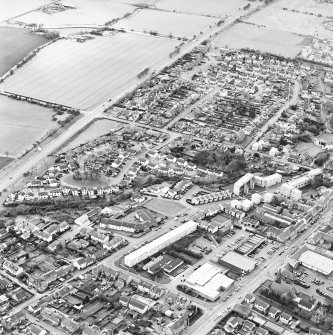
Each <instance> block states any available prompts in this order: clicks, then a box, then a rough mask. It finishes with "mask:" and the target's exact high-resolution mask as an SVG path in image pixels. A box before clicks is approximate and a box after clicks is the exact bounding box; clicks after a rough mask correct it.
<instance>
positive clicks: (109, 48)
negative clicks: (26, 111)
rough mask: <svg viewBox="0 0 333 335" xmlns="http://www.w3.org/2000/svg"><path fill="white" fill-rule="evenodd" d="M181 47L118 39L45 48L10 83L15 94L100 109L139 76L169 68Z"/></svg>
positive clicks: (125, 37)
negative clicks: (171, 53) (177, 48)
mask: <svg viewBox="0 0 333 335" xmlns="http://www.w3.org/2000/svg"><path fill="white" fill-rule="evenodd" d="M176 45H178V42H177V41H173V40H169V39H163V38H155V37H152V36H146V35H135V34H125V33H118V34H116V35H113V36H104V37H97V38H95V39H93V40H90V41H87V42H84V43H79V42H75V41H71V40H60V41H58V42H56V43H53V44H51V45H50V46H48V47H47V48H44V49H43V50H42V51H41V52H39V53H38V54H37V55H36V56H35V57H34V58H33V59H32V60H31V61H30V62H28V63H27V64H26V65H25V66H23V67H22V68H20V69H19V70H18V71H17V72H16V73H15V74H14V75H13V76H11V77H10V78H9V79H8V80H6V81H5V83H4V84H3V85H1V88H2V89H4V90H6V91H8V92H12V93H16V94H21V95H24V96H29V97H34V98H37V99H40V100H45V101H50V102H55V103H59V104H64V105H69V106H72V107H76V108H80V109H90V108H94V107H96V106H97V105H99V104H101V103H102V102H104V101H106V100H108V99H109V98H114V97H115V96H117V95H119V93H121V92H122V93H123V92H124V90H126V88H127V87H128V86H129V85H131V84H132V85H133V84H135V83H136V82H138V78H137V74H138V73H139V72H141V71H142V70H143V69H145V68H146V67H150V69H151V70H153V69H154V68H156V67H157V66H160V65H161V64H164V62H166V61H167V60H168V58H169V53H170V52H171V51H173V50H174V48H175V46H176Z"/></svg>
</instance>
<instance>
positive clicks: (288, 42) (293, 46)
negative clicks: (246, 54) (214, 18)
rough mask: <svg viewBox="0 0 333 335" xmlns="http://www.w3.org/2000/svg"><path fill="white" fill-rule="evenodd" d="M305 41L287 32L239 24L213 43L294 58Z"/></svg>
mask: <svg viewBox="0 0 333 335" xmlns="http://www.w3.org/2000/svg"><path fill="white" fill-rule="evenodd" d="M304 40H305V38H304V37H302V36H299V35H295V34H292V33H289V32H286V31H279V30H275V29H271V28H267V27H258V26H256V25H252V24H246V23H238V24H236V25H235V26H233V27H232V28H231V29H228V30H226V31H224V32H223V33H222V34H220V35H219V36H218V37H217V38H215V39H214V40H213V43H214V44H216V45H218V46H222V47H225V46H226V45H227V46H228V47H229V48H232V49H241V48H250V49H255V50H260V51H262V52H269V53H272V54H276V55H281V56H284V57H293V58H294V57H295V56H297V54H298V53H299V52H300V51H301V49H302V48H303V47H304V44H303V41H304Z"/></svg>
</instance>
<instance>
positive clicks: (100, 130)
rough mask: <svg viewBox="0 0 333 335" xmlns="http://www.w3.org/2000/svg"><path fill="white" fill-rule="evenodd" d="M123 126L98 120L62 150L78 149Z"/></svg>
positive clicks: (114, 122) (110, 121) (105, 120)
mask: <svg viewBox="0 0 333 335" xmlns="http://www.w3.org/2000/svg"><path fill="white" fill-rule="evenodd" d="M120 127H122V124H121V123H119V122H116V121H112V120H108V119H103V120H97V121H95V122H94V123H92V124H91V125H90V126H89V128H87V129H86V130H84V131H83V132H82V133H81V134H79V135H78V136H77V137H76V138H75V139H73V140H72V141H71V142H70V143H68V144H67V145H66V146H65V147H64V148H62V149H61V151H62V152H64V151H67V150H70V149H73V148H76V147H78V146H79V145H80V144H84V143H87V142H89V141H91V140H92V139H94V138H97V137H100V136H102V135H105V134H107V133H108V132H109V131H110V130H111V129H115V130H117V129H119V128H120Z"/></svg>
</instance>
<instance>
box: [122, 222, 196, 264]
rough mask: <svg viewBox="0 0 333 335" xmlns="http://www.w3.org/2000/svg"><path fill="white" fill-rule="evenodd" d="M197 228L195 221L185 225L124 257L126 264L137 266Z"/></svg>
mask: <svg viewBox="0 0 333 335" xmlns="http://www.w3.org/2000/svg"><path fill="white" fill-rule="evenodd" d="M197 226H198V224H197V223H196V222H194V221H188V222H186V223H184V224H183V225H182V226H180V227H178V228H176V229H174V230H172V231H170V232H169V233H167V234H164V235H162V236H160V237H159V238H157V239H156V240H154V241H152V242H150V243H148V244H146V245H144V246H143V247H141V248H139V249H137V250H135V251H133V252H131V253H130V254H128V255H126V256H125V257H124V264H125V265H127V266H129V267H133V266H135V265H136V264H138V263H140V262H141V261H143V260H145V259H146V258H148V257H150V256H152V255H154V254H156V253H157V252H159V251H161V250H163V249H164V248H166V247H167V246H169V245H171V244H172V243H174V242H176V241H178V240H180V239H181V238H183V237H185V236H186V235H188V234H190V233H192V232H194V231H195V230H196V229H197Z"/></svg>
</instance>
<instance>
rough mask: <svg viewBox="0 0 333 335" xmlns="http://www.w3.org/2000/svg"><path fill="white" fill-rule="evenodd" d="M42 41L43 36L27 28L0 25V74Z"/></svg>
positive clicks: (43, 39)
mask: <svg viewBox="0 0 333 335" xmlns="http://www.w3.org/2000/svg"><path fill="white" fill-rule="evenodd" d="M44 43H46V40H45V38H43V37H42V36H40V35H37V34H33V33H31V32H30V31H29V30H25V29H21V28H13V27H0V50H1V52H0V76H2V75H3V74H5V73H6V72H7V71H8V70H10V68H12V67H13V66H14V65H16V64H17V63H18V62H19V61H21V60H22V59H23V58H24V56H26V55H27V54H28V53H29V52H30V51H32V50H34V49H35V48H37V47H39V46H40V45H42V44H44Z"/></svg>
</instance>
